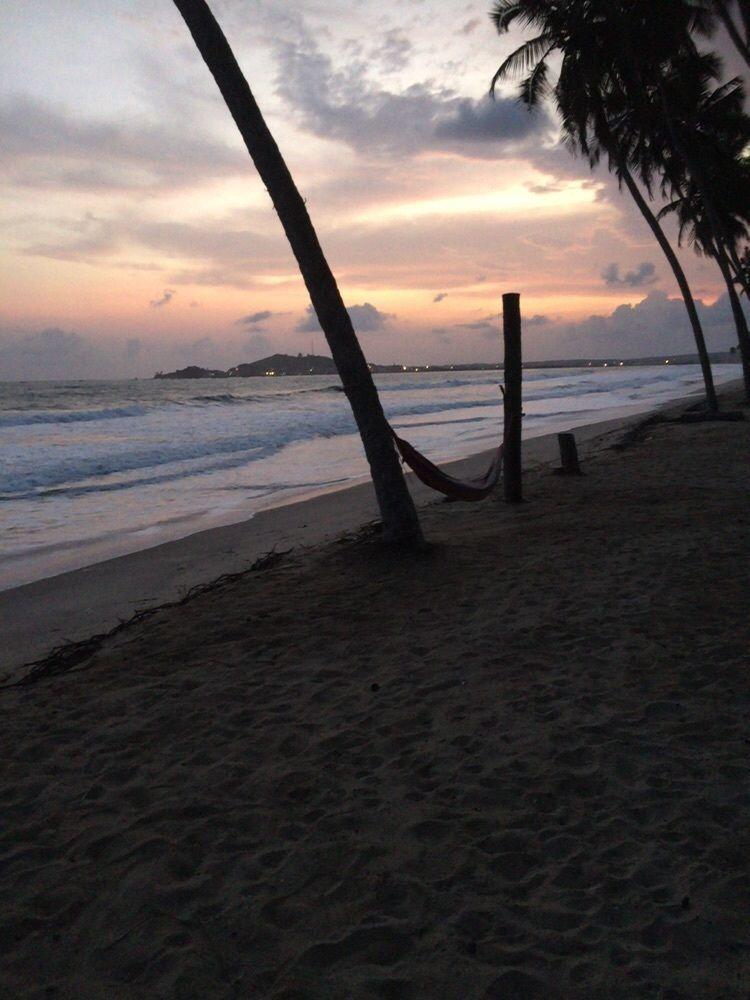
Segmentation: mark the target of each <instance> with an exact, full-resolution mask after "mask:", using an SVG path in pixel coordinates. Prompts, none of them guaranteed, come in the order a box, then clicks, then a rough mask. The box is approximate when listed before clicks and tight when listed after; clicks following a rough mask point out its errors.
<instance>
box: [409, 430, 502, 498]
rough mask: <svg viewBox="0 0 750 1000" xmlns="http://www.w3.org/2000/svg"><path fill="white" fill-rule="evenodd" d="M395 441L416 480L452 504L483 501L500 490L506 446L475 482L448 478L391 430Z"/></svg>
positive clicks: (500, 449) (496, 453)
mask: <svg viewBox="0 0 750 1000" xmlns="http://www.w3.org/2000/svg"><path fill="white" fill-rule="evenodd" d="M391 434H392V435H393V441H394V443H395V445H396V448H397V449H398V452H399V454H400V455H401V458H402V459H403V461H404V462H405V463H406V465H408V466H409V468H410V469H411V470H412V472H413V473H414V475H415V476H416V477H417V479H419V480H421V481H422V482H423V483H424V484H425V486H429V487H430V488H431V489H433V490H437V491H438V492H439V493H444V494H445V496H447V497H450V498H451V500H484V498H485V497H487V496H489V495H490V493H491V492H492V491H493V489H494V488H495V486H497V484H498V482H499V480H500V476H501V475H502V471H503V446H502V445H500V447H499V448H498V449H497V451H496V452H495V455H494V457H493V459H492V463H491V465H490V467H489V469H487V471H486V472H485V474H484V475H483V476H478V477H477V478H476V479H456V478H455V476H449V475H448V473H447V472H443V471H442V470H441V469H439V468H438V467H437V466H436V465H433V463H432V462H431V461H430V460H429V459H428V458H425V457H424V455H422V454H421V452H418V451H417V449H416V448H415V447H414V446H413V445H410V444H409V442H408V441H404V439H403V438H400V437H399V436H398V434H396V432H395V431H394V430H393V428H391Z"/></svg>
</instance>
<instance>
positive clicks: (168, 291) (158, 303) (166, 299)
mask: <svg viewBox="0 0 750 1000" xmlns="http://www.w3.org/2000/svg"><path fill="white" fill-rule="evenodd" d="M176 294H177V293H176V292H175V290H174V289H173V288H165V289H164V294H163V295H162V297H161V298H160V299H151V301H150V302H149V305H150V306H151V308H152V309H161V307H162V306H168V305H169V303H170V302H171V301H172V299H173V298H174V297H175V295H176Z"/></svg>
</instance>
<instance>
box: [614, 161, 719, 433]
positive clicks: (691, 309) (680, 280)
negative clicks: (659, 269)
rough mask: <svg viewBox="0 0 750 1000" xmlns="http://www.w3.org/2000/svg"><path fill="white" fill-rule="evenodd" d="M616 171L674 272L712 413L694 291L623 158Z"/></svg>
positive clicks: (712, 394) (711, 389) (715, 401)
mask: <svg viewBox="0 0 750 1000" xmlns="http://www.w3.org/2000/svg"><path fill="white" fill-rule="evenodd" d="M618 172H619V174H620V176H621V177H622V179H623V180H624V181H625V186H626V187H627V189H628V191H629V192H630V194H631V195H632V198H633V201H634V202H635V203H636V205H637V206H638V208H639V210H640V212H641V215H642V216H643V218H644V219H645V220H646V222H647V223H648V225H649V227H650V229H651V232H652V233H653V234H654V236H655V237H656V240H657V242H658V244H659V246H660V247H661V249H662V251H663V252H664V256H665V257H666V258H667V260H668V261H669V266H670V267H671V268H672V273H673V274H674V276H675V279H676V281H677V284H678V285H679V288H680V292H681V293H682V298H683V300H684V302H685V308H686V309H687V314H688V317H689V319H690V325H691V327H692V328H693V336H694V337H695V346H696V347H697V348H698V358H699V359H700V365H701V371H702V372H703V382H704V384H705V387H706V406H707V407H708V409H709V410H710V411H712V412H714V413H715V412H716V411H717V410H718V409H719V401H718V399H717V398H716V388H715V387H714V377H713V373H712V371H711V361H710V359H709V357H708V351H707V349H706V340H705V337H704V336H703V328H702V326H701V321H700V318H699V317H698V310H697V309H696V307H695V300H694V299H693V294H692V292H691V291H690V285H689V284H688V280H687V278H686V277H685V272H684V271H683V269H682V265H681V264H680V262H679V260H678V259H677V254H676V253H675V252H674V250H673V249H672V246H671V244H670V242H669V240H668V239H667V237H666V235H665V233H664V230H663V229H662V228H661V226H660V225H659V222H658V220H657V218H656V216H655V215H654V213H653V212H652V211H651V209H650V208H649V206H648V203H647V201H646V199H645V198H644V197H643V195H642V194H641V192H640V190H639V188H638V185H637V184H636V182H635V181H634V179H633V176H632V174H631V173H630V171H629V170H628V168H627V166H626V165H625V163H624V162H623V161H622V159H620V161H619V165H618Z"/></svg>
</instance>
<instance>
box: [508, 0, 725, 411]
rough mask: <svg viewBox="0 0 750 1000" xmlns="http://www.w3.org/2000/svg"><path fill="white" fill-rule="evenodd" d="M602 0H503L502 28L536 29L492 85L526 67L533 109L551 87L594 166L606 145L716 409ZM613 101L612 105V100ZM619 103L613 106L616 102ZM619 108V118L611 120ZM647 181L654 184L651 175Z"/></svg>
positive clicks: (578, 146)
mask: <svg viewBox="0 0 750 1000" xmlns="http://www.w3.org/2000/svg"><path fill="white" fill-rule="evenodd" d="M595 8H596V2H594V3H590V2H582V3H579V4H577V5H573V4H570V5H567V6H565V5H555V4H549V3H545V2H544V0H498V2H496V4H495V8H494V10H493V12H492V14H491V15H490V16H491V17H492V19H493V21H494V23H495V26H496V28H497V30H498V32H499V33H503V32H505V31H508V30H509V28H510V27H511V26H512V25H513V24H514V23H515V22H520V23H521V24H523V25H525V26H526V27H533V28H534V29H536V34H535V35H534V36H533V37H532V38H531V39H529V40H528V41H526V42H524V43H523V44H522V45H521V46H520V47H519V48H517V49H516V50H515V51H514V52H512V53H511V54H510V55H509V56H508V57H507V58H506V59H505V61H504V62H503V63H502V65H501V66H500V68H499V69H498V70H497V72H496V73H495V75H494V77H493V79H492V83H491V91H492V92H493V93H494V89H495V87H496V85H497V84H498V83H499V82H500V81H501V80H503V79H505V78H507V77H509V76H512V75H515V74H516V73H523V74H525V77H524V79H523V80H522V82H521V85H520V94H519V96H520V99H521V100H522V101H523V102H524V103H525V104H527V106H528V107H529V108H530V109H532V108H535V107H536V106H538V105H539V104H540V103H541V102H542V100H543V99H544V98H546V97H547V96H549V95H550V94H551V95H552V96H553V97H554V100H555V103H556V105H557V110H558V112H559V114H560V117H561V121H562V129H563V136H564V139H565V141H566V142H567V144H568V145H569V146H570V147H571V149H572V150H573V151H574V152H581V153H583V154H584V155H586V156H587V157H588V159H589V163H590V165H591V166H592V167H593V166H595V165H596V163H597V162H598V161H599V159H600V158H601V155H602V153H605V154H606V155H607V157H608V159H609V166H610V169H611V170H614V171H615V173H616V175H617V177H618V180H619V182H620V184H621V185H622V184H623V183H624V184H625V186H626V187H627V189H628V191H629V193H630V195H631V197H632V198H633V200H634V201H635V203H636V205H637V207H638V209H639V211H640V212H641V214H642V216H643V218H644V219H645V221H646V223H647V225H648V227H649V229H650V230H651V232H652V233H653V235H654V237H655V238H656V240H657V242H658V243H659V246H660V248H661V250H662V252H663V253H664V255H665V257H666V258H667V261H668V263H669V266H670V268H671V269H672V273H673V274H674V277H675V280H676V281H677V285H678V287H679V289H680V293H681V295H682V298H683V301H684V303H685V309H686V311H687V314H688V319H689V321H690V325H691V329H692V331H693V336H694V338H695V343H696V348H697V351H698V357H699V360H700V365H701V370H702V373H703V381H704V384H705V389H706V404H707V407H708V409H709V410H712V411H715V410H717V409H718V400H717V397H716V390H715V387H714V382H713V375H712V372H711V363H710V359H709V356H708V351H707V348H706V342H705V337H704V335H703V329H702V327H701V322H700V319H699V317H698V311H697V309H696V305H695V301H694V299H693V295H692V292H691V291H690V286H689V284H688V281H687V278H686V276H685V272H684V270H683V269H682V267H681V265H680V262H679V260H678V258H677V255H676V254H675V252H674V250H673V249H672V247H671V245H670V243H669V240H668V239H667V237H666V235H665V233H664V231H663V229H662V227H661V226H660V225H659V222H658V220H657V218H656V216H655V214H654V213H653V212H652V211H651V209H650V208H649V205H648V203H647V201H646V199H645V198H644V197H643V195H642V193H641V191H640V189H639V187H638V184H637V183H636V181H635V179H634V178H633V175H632V173H631V169H630V160H631V159H632V157H633V145H634V139H633V133H632V131H631V130H630V129H628V128H625V127H624V126H623V115H622V110H623V107H625V108H626V107H627V103H626V102H625V101H624V98H623V94H622V89H621V87H620V85H619V82H618V80H617V78H616V76H615V74H613V72H612V65H613V62H612V57H611V52H612V46H613V45H614V44H616V31H615V32H614V33H613V32H612V30H611V27H610V25H609V24H608V22H607V21H606V20H605V19H603V18H602V17H600V16H593V15H594V14H595V13H596V10H595ZM556 52H557V53H560V54H562V65H561V68H560V72H559V77H558V81H557V84H556V85H555V87H554V88H552V87H551V86H550V83H549V72H550V71H549V59H550V57H551V56H552V55H553V53H556ZM608 105H609V107H608ZM613 109H614V110H613ZM615 113H616V118H617V120H616V123H613V122H612V120H611V119H612V118H613V116H615ZM646 180H647V184H646V186H647V189H648V188H649V183H648V178H647V179H646Z"/></svg>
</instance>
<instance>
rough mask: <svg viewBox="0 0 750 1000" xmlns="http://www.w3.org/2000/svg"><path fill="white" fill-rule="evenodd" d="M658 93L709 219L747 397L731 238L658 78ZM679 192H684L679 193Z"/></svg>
mask: <svg viewBox="0 0 750 1000" xmlns="http://www.w3.org/2000/svg"><path fill="white" fill-rule="evenodd" d="M659 96H660V98H661V105H662V114H663V117H664V121H665V123H666V126H667V131H668V132H669V135H670V137H671V139H672V144H673V145H674V148H675V152H677V153H678V155H679V156H681V157H682V161H683V165H684V167H685V169H686V170H687V172H688V174H689V175H690V176H691V177H692V179H693V183H694V184H695V186H696V188H697V190H698V192H699V193H700V196H701V199H702V201H703V207H704V208H705V211H706V218H707V220H708V224H709V227H710V229H711V235H712V238H713V249H714V254H715V257H716V262H717V264H718V265H719V268H720V270H721V273H722V276H723V278H724V281H725V282H726V284H727V291H728V292H729V301H730V303H731V306H732V314H733V315H734V321H735V324H736V326H737V338H738V340H739V345H740V354H741V355H742V374H743V379H744V383H745V398H746V399H747V400H749V401H750V333H748V328H747V321H746V320H745V314H744V312H743V311H742V303H741V302H740V300H739V296H738V295H737V291H736V289H735V287H734V283H733V281H732V268H731V265H730V262H729V256H728V254H727V249H726V248H727V246H728V245H729V244H730V242H731V241H730V240H728V239H727V238H726V233H725V230H724V226H723V225H722V222H721V217H720V215H719V213H718V212H717V210H716V206H715V205H714V200H713V196H712V194H711V190H710V185H709V183H708V181H707V179H706V174H705V171H704V169H703V166H702V164H701V162H700V157H696V156H695V155H694V154H693V153H692V152H691V151H690V147H689V145H686V144H685V143H684V142H683V141H682V139H681V137H680V135H679V131H678V129H677V127H676V126H675V123H674V120H673V118H672V111H671V108H670V106H669V100H668V98H667V92H666V90H665V88H664V83H663V82H661V81H660V83H659ZM681 196H684V195H682V193H681Z"/></svg>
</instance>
